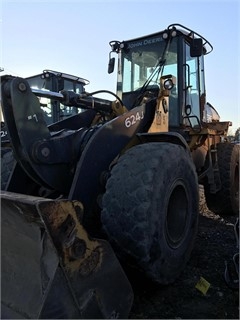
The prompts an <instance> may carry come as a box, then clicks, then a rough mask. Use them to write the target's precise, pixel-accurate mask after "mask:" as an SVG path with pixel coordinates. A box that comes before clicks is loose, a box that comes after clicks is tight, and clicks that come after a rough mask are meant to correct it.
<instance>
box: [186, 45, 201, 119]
mask: <svg viewBox="0 0 240 320" xmlns="http://www.w3.org/2000/svg"><path fill="white" fill-rule="evenodd" d="M185 72H186V74H185V79H186V81H185V92H186V96H185V105H186V106H190V107H191V113H190V115H191V116H196V117H198V119H199V120H200V92H199V88H200V86H199V59H198V58H197V57H191V56H190V47H189V45H188V44H186V65H185ZM190 121H191V124H192V125H195V124H197V119H196V118H195V119H194V118H190Z"/></svg>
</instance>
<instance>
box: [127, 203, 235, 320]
mask: <svg viewBox="0 0 240 320" xmlns="http://www.w3.org/2000/svg"><path fill="white" fill-rule="evenodd" d="M200 204H201V205H200V208H201V214H200V219H199V232H198V236H197V241H196V244H195V247H194V249H193V252H192V256H191V259H190V261H189V263H188V264H187V266H186V268H185V270H184V272H183V273H182V275H181V276H180V278H179V279H178V280H177V281H176V282H175V283H174V284H172V285H169V286H165V287H160V286H158V285H154V284H152V283H150V282H149V281H148V280H147V279H144V278H143V277H140V276H139V275H136V274H134V275H133V274H131V273H128V276H129V280H130V282H131V283H132V286H133V290H134V303H133V306H132V309H131V313H130V315H129V318H131V319H239V290H232V289H231V288H229V287H228V285H227V284H226V282H225V280H224V271H225V261H228V263H229V267H231V266H233V264H232V261H233V260H232V258H233V255H234V254H235V253H237V252H238V248H237V241H236V237H235V233H234V224H235V222H236V217H220V216H218V215H214V214H213V213H212V212H210V211H209V210H208V209H207V207H206V205H205V203H204V199H202V202H201V203H200ZM201 277H202V278H204V280H206V281H207V282H208V283H209V284H210V287H209V289H208V290H207V292H206V293H205V294H204V293H203V292H201V291H200V290H198V289H197V288H196V285H197V283H198V282H199V280H200V278H201ZM236 279H237V278H236ZM204 280H203V281H204ZM205 288H206V287H205Z"/></svg>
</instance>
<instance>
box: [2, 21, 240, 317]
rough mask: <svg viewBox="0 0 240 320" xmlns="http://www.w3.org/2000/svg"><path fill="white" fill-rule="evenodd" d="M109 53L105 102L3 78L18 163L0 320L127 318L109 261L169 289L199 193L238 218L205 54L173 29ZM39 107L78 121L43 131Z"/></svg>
mask: <svg viewBox="0 0 240 320" xmlns="http://www.w3.org/2000/svg"><path fill="white" fill-rule="evenodd" d="M110 46H111V52H110V59H109V66H108V72H109V73H110V72H113V70H114V62H115V57H114V56H113V55H114V54H117V55H118V69H117V72H118V76H117V77H118V78H117V92H116V94H115V93H111V92H109V91H107V90H99V91H96V92H91V93H89V92H86V91H84V92H80V93H77V92H74V91H71V90H67V89H66V88H64V89H63V90H61V91H60V92H52V91H47V92H46V90H39V89H38V90H36V89H34V88H31V87H30V85H29V83H28V81H27V80H26V79H23V78H16V77H12V76H3V77H2V79H1V93H2V108H3V114H4V119H5V122H6V126H7V132H8V135H9V145H10V148H11V149H12V152H13V155H14V159H15V164H14V166H13V168H12V170H11V173H10V175H9V177H8V179H7V181H6V185H5V188H4V190H3V191H2V194H1V205H2V317H3V318H4V317H8V318H54V319H56V318H126V317H128V314H129V312H130V309H131V304H132V300H133V293H132V289H131V285H130V284H129V282H128V280H127V277H126V275H125V273H124V272H123V270H122V268H121V265H120V263H121V264H127V265H130V266H131V267H132V268H136V269H137V270H138V271H139V272H142V273H143V274H144V275H145V276H146V277H148V278H149V281H154V282H156V283H159V284H169V283H172V282H173V281H175V279H176V278H177V277H179V275H180V274H181V272H182V270H183V269H184V267H185V265H186V263H187V261H188V259H189V258H190V255H191V251H192V248H193V246H194V240H195V236H196V234H197V229H198V214H199V213H198V201H199V190H198V186H199V184H202V185H203V186H204V190H205V197H206V200H207V204H208V206H209V208H210V209H211V210H212V211H213V212H215V213H217V214H236V213H237V212H238V210H239V184H238V179H239V145H237V144H231V143H229V142H228V141H227V131H228V127H229V125H230V123H229V122H228V121H226V122H221V121H220V117H219V115H218V113H217V111H216V110H215V108H214V107H213V106H212V105H211V104H210V103H208V102H207V101H206V91H205V83H204V63H203V62H204V61H203V59H204V56H205V55H207V54H208V53H210V52H211V51H212V45H211V44H210V43H209V42H208V41H207V40H206V39H205V38H204V37H202V36H201V35H200V34H198V33H197V32H195V31H193V30H191V29H189V28H187V27H184V26H182V25H179V24H172V25H170V26H168V27H167V28H166V29H165V30H163V31H161V32H158V33H154V34H151V35H147V36H143V37H140V38H137V39H132V40H127V41H111V42H110ZM102 92H106V93H109V94H112V95H113V96H114V100H113V101H110V100H106V99H101V98H98V97H96V95H97V94H98V93H102ZM41 98H50V99H52V100H56V101H59V102H60V103H61V104H62V105H64V106H69V107H74V108H77V109H79V110H80V111H81V112H77V113H76V114H75V115H72V116H70V117H69V118H67V119H64V120H62V121H58V122H56V123H53V124H50V125H47V123H46V120H45V119H44V113H43V110H42V109H41V104H40V99H41ZM2 174H3V172H2ZM119 261H120V263H119Z"/></svg>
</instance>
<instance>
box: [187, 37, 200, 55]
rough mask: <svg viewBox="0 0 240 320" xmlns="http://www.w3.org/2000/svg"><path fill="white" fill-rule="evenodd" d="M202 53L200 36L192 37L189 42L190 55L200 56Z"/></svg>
mask: <svg viewBox="0 0 240 320" xmlns="http://www.w3.org/2000/svg"><path fill="white" fill-rule="evenodd" d="M202 54H203V42H202V39H201V38H198V39H192V41H191V43H190V55H191V57H200V56H201V55H202Z"/></svg>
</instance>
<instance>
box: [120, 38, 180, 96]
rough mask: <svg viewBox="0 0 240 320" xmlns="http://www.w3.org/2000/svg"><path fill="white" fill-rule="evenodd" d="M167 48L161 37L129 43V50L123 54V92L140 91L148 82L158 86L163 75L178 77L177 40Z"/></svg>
mask: <svg viewBox="0 0 240 320" xmlns="http://www.w3.org/2000/svg"><path fill="white" fill-rule="evenodd" d="M166 47H167V42H166V41H165V40H163V39H162V37H161V35H158V36H152V37H149V38H146V39H139V40H135V41H131V42H128V46H127V50H123V52H122V92H130V91H135V90H137V89H140V88H141V87H142V86H143V85H144V84H145V83H146V81H149V85H157V86H158V85H159V79H160V77H161V76H162V75H166V74H172V75H174V76H175V77H177V41H176V39H175V38H173V39H172V40H171V43H170V45H169V47H167V50H166ZM164 52H165V54H164ZM163 63H164V66H162V65H163Z"/></svg>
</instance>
